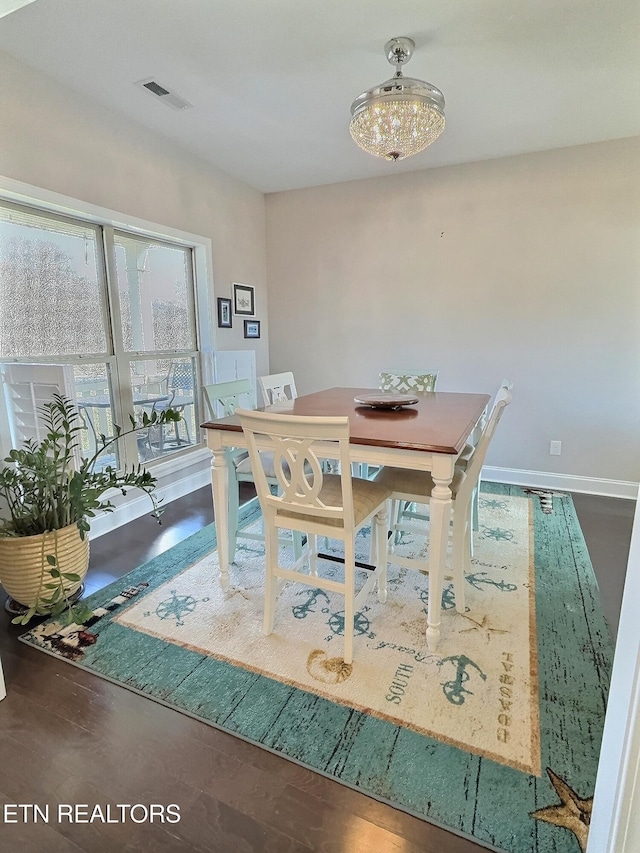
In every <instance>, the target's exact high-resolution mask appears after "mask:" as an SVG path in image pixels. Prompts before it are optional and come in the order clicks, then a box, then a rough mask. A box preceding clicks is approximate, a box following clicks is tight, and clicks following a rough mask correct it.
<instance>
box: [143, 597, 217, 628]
mask: <svg viewBox="0 0 640 853" xmlns="http://www.w3.org/2000/svg"><path fill="white" fill-rule="evenodd" d="M204 601H209V599H208V598H201V599H197V598H194V597H193V596H192V595H178V594H177V592H176V591H175V589H172V590H171V598H165V600H164V601H161V602H160V604H158V606H157V607H156V609H155V615H156V616H157V617H158V619H162V620H163V621H164V620H165V619H175V620H176V627H180V626H182V625H184V620H185V618H186V617H187V616H189V615H190V614H191V613H193V611H194V610H195V609H196V607H197V606H198V604H199V603H200V602H204ZM144 615H145V616H151V611H147V612H146V613H145V614H144Z"/></svg>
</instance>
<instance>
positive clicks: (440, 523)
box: [427, 456, 454, 652]
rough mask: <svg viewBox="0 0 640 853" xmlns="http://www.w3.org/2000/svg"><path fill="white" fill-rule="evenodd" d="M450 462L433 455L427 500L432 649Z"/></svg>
mask: <svg viewBox="0 0 640 853" xmlns="http://www.w3.org/2000/svg"><path fill="white" fill-rule="evenodd" d="M453 469H454V466H453V462H452V461H451V459H450V458H447V457H443V456H434V459H433V470H432V471H431V476H432V478H433V481H434V483H435V487H434V488H433V491H432V492H431V500H430V502H429V517H430V519H431V521H430V529H429V604H428V607H427V645H428V647H429V651H430V652H435V650H436V648H437V647H438V641H439V640H440V614H441V611H442V579H443V577H444V570H445V562H446V559H447V544H448V542H449V521H450V519H451V489H450V488H449V486H450V484H451V479H452V477H453Z"/></svg>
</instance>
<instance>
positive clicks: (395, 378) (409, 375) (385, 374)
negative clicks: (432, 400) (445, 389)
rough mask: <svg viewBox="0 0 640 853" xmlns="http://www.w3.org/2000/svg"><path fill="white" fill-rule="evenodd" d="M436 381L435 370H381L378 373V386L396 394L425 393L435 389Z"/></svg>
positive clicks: (436, 374) (436, 372) (382, 389)
mask: <svg viewBox="0 0 640 853" xmlns="http://www.w3.org/2000/svg"><path fill="white" fill-rule="evenodd" d="M437 381H438V371H437V370H407V369H405V368H403V369H401V370H383V371H381V372H380V374H379V375H378V388H379V389H380V390H381V391H394V392H396V393H397V394H416V393H417V394H426V393H428V392H430V391H435V390H436V382H437Z"/></svg>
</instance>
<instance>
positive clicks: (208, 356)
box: [0, 176, 215, 475]
mask: <svg viewBox="0 0 640 853" xmlns="http://www.w3.org/2000/svg"><path fill="white" fill-rule="evenodd" d="M0 201H2V203H6V204H8V205H10V206H14V207H16V208H22V209H24V210H25V211H26V212H29V213H34V214H36V215H38V214H40V215H42V216H45V217H51V218H54V219H58V220H60V221H63V222H67V223H69V224H74V225H80V226H82V225H83V224H84V225H87V226H89V227H91V228H95V229H96V236H97V237H98V240H97V244H99V251H98V277H99V279H102V280H101V281H99V284H100V288H101V289H100V293H101V299H102V302H103V305H102V308H103V311H104V317H105V332H106V347H107V352H105V353H86V354H82V355H72V356H55V358H52V357H51V356H47V357H45V358H43V357H42V356H40V357H35V356H34V357H18V358H4V359H3V361H5V362H11V363H34V364H37V363H43V362H49V363H54V362H55V363H57V364H82V363H96V362H99V363H101V364H107V365H110V369H111V371H112V372H113V374H114V376H116V377H117V383H118V388H119V394H115V395H114V400H113V407H114V417H115V418H116V420H117V422H119V423H124V421H123V420H122V418H123V416H125V418H126V411H132V401H133V394H132V388H131V380H130V362H131V361H133V360H136V358H147V359H148V358H149V352H145V353H138V352H125V351H124V348H123V347H122V348H121V349H122V351H119V349H118V347H117V346H116V340H117V337H115V336H117V335H118V334H120V329H119V328H116V325H117V323H119V322H120V317H119V300H118V299H117V298H115V299H114V298H113V297H112V298H111V303H112V305H111V308H110V307H109V305H108V301H109V296H108V288H109V286H111V287H117V276H116V274H115V273H116V270H115V253H114V251H113V249H114V241H115V234H116V233H117V232H123V233H124V234H131V235H132V236H135V237H140V238H141V239H146V240H152V241H156V242H159V243H164V244H167V245H170V246H177V247H179V248H182V249H187V250H189V251H190V255H191V265H190V266H191V270H190V277H191V279H192V281H191V285H192V287H191V288H190V289H189V300H190V305H189V315H190V322H191V324H192V326H193V329H192V331H193V333H194V335H195V338H194V343H195V347H196V349H195V350H190V351H187V350H173V351H171V350H163V351H160V350H158V351H153V358H154V359H155V358H158V359H159V358H163V357H164V358H171V357H172V356H173V357H176V356H180V357H181V358H194V357H195V365H196V377H195V387H194V397H195V400H196V412H198V411H199V410H200V411H201V405H202V403H201V399H200V398H201V394H200V393H199V389H200V387H201V385H202V384H203V382H210V381H212V376H211V371H212V365H213V352H214V345H215V338H214V336H215V325H214V323H213V322H212V303H213V296H212V291H213V286H212V280H211V270H212V268H213V263H212V252H211V240H210V239H209V238H208V237H203V236H201V235H197V234H193V233H190V232H186V231H180V230H178V229H175V228H171V227H168V226H162V225H159V224H158V223H154V222H149V221H147V220H143V219H139V218H137V217H134V216H128V215H126V214H122V213H117V212H115V211H112V210H109V209H107V208H103V207H99V206H97V205H92V204H88V203H86V202H82V201H80V200H77V199H72V198H70V197H68V196H63V195H60V194H59V193H55V192H51V191H48V190H43V189H40V188H38V187H34V186H31V185H28V184H24V183H22V182H20V181H15V180H13V179H9V178H4V177H2V176H0ZM109 282H111V285H110V284H109ZM120 343H121V344H122V340H121V338H120ZM0 396H1V395H0ZM0 415H6V411H4V401H3V400H0ZM196 429H197V423H196ZM128 438H129V439H130V440H129V441H126V440H125V442H124V447H123V448H122V451H121V452H123V457H122V460H121V461H122V462H126V463H131V462H134V463H135V464H137V462H138V456H137V449H136V446H135V436H130V437H128ZM1 443H2V436H0V444H1ZM204 449H205V446H204V442H203V440H202V437H201V438H200V440H199V441H197V442H196V443H195V444H193V445H191V446H189V447H187V448H186V449H184V450H176V451H175V452H173V453H171V454H168V455H167V456H165V457H159V458H158V459H157V460H149V461H148V462H145V465H148V466H149V467H151V466H153V468H154V473H155V474H157V475H160V473H161V472H162V470H163V468H166V469H167V470H171V469H173V468H174V465H175V460H176V458H177V457H184V456H185V455H187V454H190V455H192V456H193V458H194V459H195V458H196V457H197V456H202V455H203V450H204ZM2 450H8V448H4V447H3V448H2ZM198 452H199V453H198ZM194 454H195V455H194ZM207 455H209V454H208V451H207Z"/></svg>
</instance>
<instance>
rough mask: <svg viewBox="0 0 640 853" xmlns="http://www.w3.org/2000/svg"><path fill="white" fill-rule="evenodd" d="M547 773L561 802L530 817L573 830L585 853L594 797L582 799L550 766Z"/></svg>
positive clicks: (539, 810) (538, 810)
mask: <svg viewBox="0 0 640 853" xmlns="http://www.w3.org/2000/svg"><path fill="white" fill-rule="evenodd" d="M547 774H548V775H549V779H550V780H551V784H552V785H553V787H554V788H555V790H556V793H557V794H558V796H559V797H560V800H561V802H559V803H558V804H557V805H555V806H545V808H543V809H537V811H535V812H531V814H530V817H533V818H535V819H536V820H544V821H545V822H546V823H552V824H554V826H564V827H565V828H566V829H569V830H571V832H573V834H574V835H575V837H576V838H577V839H578V844H579V845H580V850H582V853H585V851H586V849H587V839H588V837H589V824H590V822H591V808H592V806H593V797H590V798H589V799H587V800H582V799H580V797H579V796H578V795H577V794H576V792H575V791H574V790H573V788H570V787H569V785H567V783H566V782H565V781H564V779H561V778H560V777H559V776H558V775H557V774H556V773H554V772H553V770H552V769H551V768H550V767H547Z"/></svg>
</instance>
